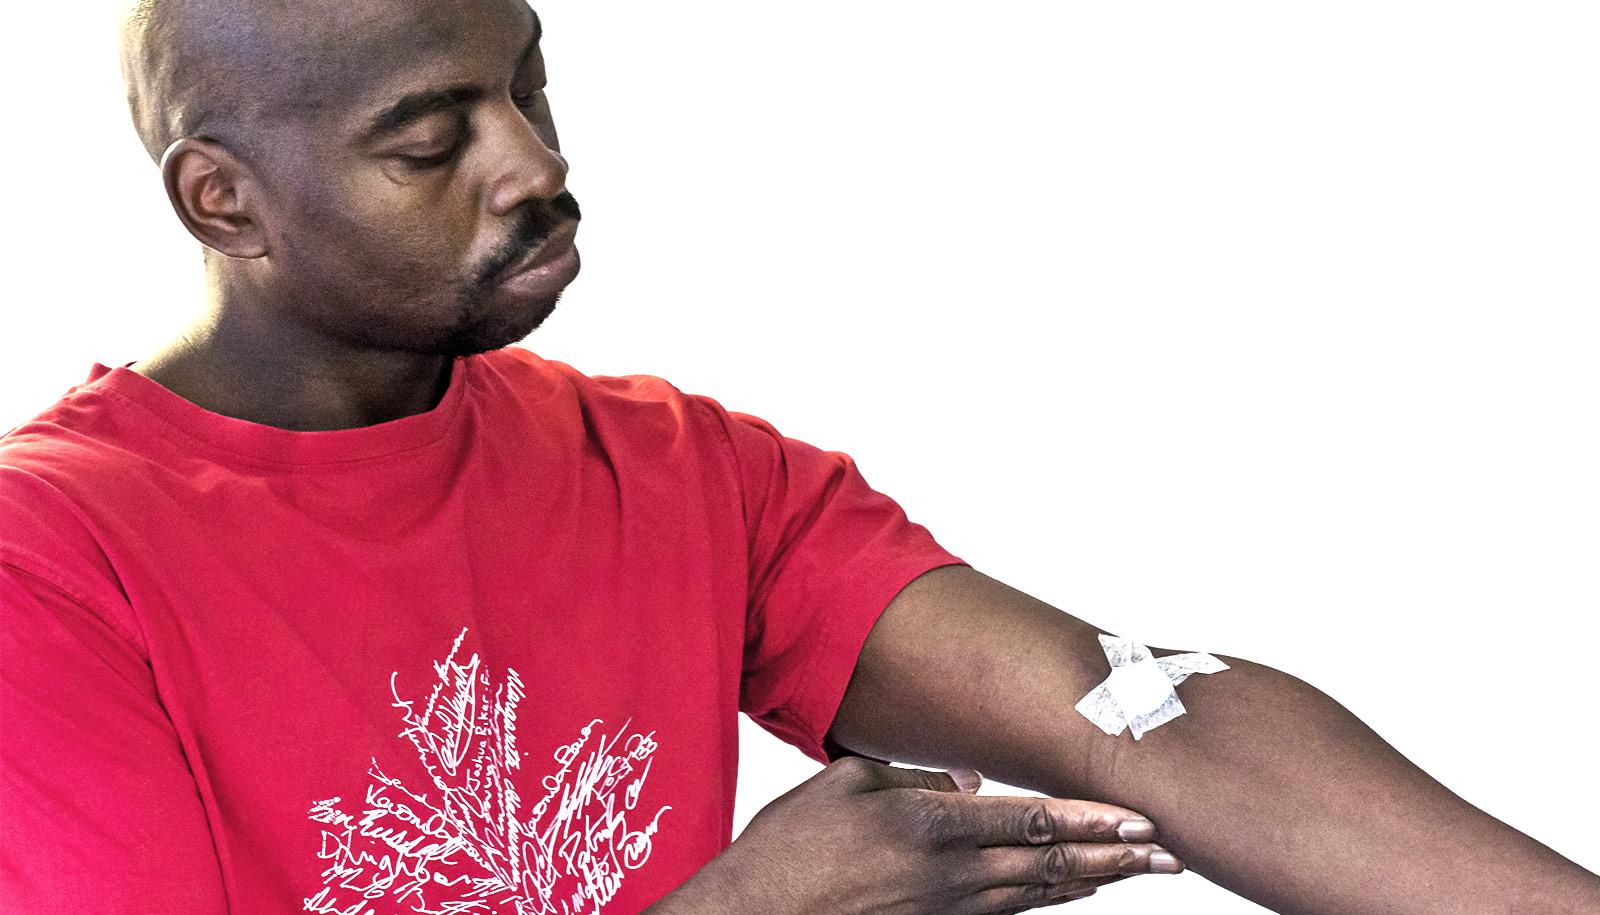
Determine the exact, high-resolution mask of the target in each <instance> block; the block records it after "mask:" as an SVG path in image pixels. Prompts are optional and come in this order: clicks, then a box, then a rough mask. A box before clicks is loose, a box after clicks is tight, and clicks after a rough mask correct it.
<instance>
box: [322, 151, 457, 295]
mask: <svg viewBox="0 0 1600 915" xmlns="http://www.w3.org/2000/svg"><path fill="white" fill-rule="evenodd" d="M372 171H373V172H375V173H376V174H375V175H374V176H371V177H363V178H356V179H351V178H346V179H345V180H343V181H338V182H329V183H328V184H326V185H324V187H326V188H328V189H327V190H326V191H323V192H320V193H309V194H306V195H304V196H303V198H302V200H301V201H300V204H299V206H300V212H299V213H298V214H297V216H296V223H297V230H298V234H299V235H301V236H302V237H301V238H299V239H297V240H296V241H295V242H294V243H293V245H292V246H293V247H294V248H295V249H296V250H298V251H299V253H300V254H301V255H302V256H303V257H305V258H307V259H308V260H309V261H310V262H311V263H314V264H316V265H317V268H316V269H317V272H319V273H322V274H323V275H324V276H325V277H326V278H327V279H328V281H330V282H339V283H343V284H348V285H349V286H351V287H355V288H363V289H384V290H388V291H390V292H391V293H392V294H400V295H405V296H407V297H410V296H427V295H428V294H429V293H430V292H435V291H438V290H441V289H444V288H454V287H455V286H456V285H458V284H459V283H460V282H461V281H462V278H463V277H464V276H465V275H467V273H468V272H469V271H470V270H471V269H472V268H473V266H474V264H473V263H472V261H471V256H472V255H471V251H472V249H471V244H472V242H473V241H474V234H473V233H474V228H475V222H474V220H473V219H472V216H471V214H472V210H471V208H470V207H469V206H467V205H466V202H465V201H462V200H460V199H459V198H460V197H463V196H465V195H464V194H462V193H461V192H460V191H459V190H458V191H456V193H455V194H452V193H451V192H450V187H449V182H448V181H447V180H445V179H443V178H437V179H434V178H430V179H422V180H418V179H412V181H411V183H409V184H405V185H401V184H397V183H396V182H395V181H394V180H392V179H391V178H389V177H388V176H387V175H385V174H384V173H383V171H382V170H380V169H373V170H372Z"/></svg>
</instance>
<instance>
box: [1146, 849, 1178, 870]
mask: <svg viewBox="0 0 1600 915" xmlns="http://www.w3.org/2000/svg"><path fill="white" fill-rule="evenodd" d="M1150 873H1152V874H1181V873H1183V862H1182V861H1179V860H1178V859H1177V857H1176V856H1175V855H1173V854H1172V852H1170V851H1166V850H1162V851H1157V852H1151V853H1150Z"/></svg>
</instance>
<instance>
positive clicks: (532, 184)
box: [489, 105, 567, 216]
mask: <svg viewBox="0 0 1600 915" xmlns="http://www.w3.org/2000/svg"><path fill="white" fill-rule="evenodd" d="M506 109H509V110H506ZM493 117H494V119H495V124H494V128H493V132H494V139H493V143H494V146H493V148H494V149H495V151H496V155H495V157H494V159H493V161H492V164H491V168H493V169H494V171H493V172H492V173H491V178H490V186H489V209H490V210H491V211H492V212H493V213H494V215H496V216H506V215H509V214H511V213H514V212H516V211H517V209H518V208H520V207H524V206H526V205H527V204H528V201H529V200H533V199H537V200H550V199H552V198H554V197H556V196H557V195H559V194H560V193H561V192H562V191H564V190H566V189H567V159H566V157H565V156H563V155H561V151H560V145H559V141H558V140H557V139H556V134H555V128H554V127H550V126H548V125H547V126H544V127H537V126H535V125H534V124H533V123H531V122H529V120H528V119H527V118H526V117H524V116H523V114H522V111H521V109H519V108H517V107H516V106H514V105H507V106H504V108H501V107H498V106H497V107H496V108H495V112H494V114H493Z"/></svg>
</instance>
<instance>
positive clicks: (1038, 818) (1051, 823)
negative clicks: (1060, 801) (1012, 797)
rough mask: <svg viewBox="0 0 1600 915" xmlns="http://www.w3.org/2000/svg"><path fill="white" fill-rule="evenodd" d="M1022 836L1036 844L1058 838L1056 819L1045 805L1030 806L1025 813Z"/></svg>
mask: <svg viewBox="0 0 1600 915" xmlns="http://www.w3.org/2000/svg"><path fill="white" fill-rule="evenodd" d="M1022 835H1023V836H1024V837H1025V838H1026V839H1027V840H1028V841H1029V842H1033V843H1036V844H1042V843H1044V842H1050V841H1053V840H1054V839H1055V837H1056V827H1055V819H1054V818H1053V817H1051V816H1050V808H1049V807H1046V806H1045V805H1044V804H1030V805H1028V808H1027V810H1026V811H1024V812H1023V821H1022Z"/></svg>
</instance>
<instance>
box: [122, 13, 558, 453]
mask: <svg viewBox="0 0 1600 915" xmlns="http://www.w3.org/2000/svg"><path fill="white" fill-rule="evenodd" d="M136 12H138V13H139V14H138V15H135V16H132V17H130V19H129V20H128V23H127V24H126V26H125V27H124V30H123V36H124V38H123V44H124V61H125V65H124V69H125V72H127V73H128V74H129V84H130V94H131V96H132V106H133V112H134V121H135V124H136V125H139V126H140V127H141V135H142V136H143V137H144V139H145V141H146V145H147V148H149V149H150V150H151V152H152V156H153V157H157V158H159V163H160V167H161V173H162V179H163V182H164V183H165V185H166V188H167V194H168V198H169V200H170V201H171V203H172V206H173V209H174V211H175V212H176V213H177V215H178V217H179V218H180V219H181V220H182V221H183V223H184V225H185V226H186V227H187V228H188V229H189V231H190V232H191V234H193V235H194V236H195V238H196V239H197V240H199V241H200V242H201V243H202V244H203V245H204V246H205V249H206V275H207V287H208V290H209V301H208V302H207V308H206V314H205V315H204V316H203V317H202V318H201V319H200V320H198V321H197V322H196V323H195V325H194V326H193V327H192V328H190V329H189V330H188V331H187V332H186V333H185V334H183V335H182V337H181V338H180V339H178V340H175V341H174V342H172V343H171V344H169V345H168V346H166V347H165V348H163V349H162V350H161V351H160V352H157V353H155V354H152V355H151V356H150V357H149V358H147V359H144V360H141V361H140V362H139V363H137V364H136V365H134V366H133V370H134V371H136V372H139V373H141V374H144V375H146V376H148V377H150V378H152V379H153V380H155V381H157V382H159V383H161V384H163V385H165V386H166V387H168V388H170V389H171V390H173V391H174V392H176V393H177V394H179V395H180V396H183V397H185V398H186V399H188V400H191V401H193V402H195V403H197V404H199V405H201V406H203V407H206V408H208V409H211V410H213V411H215V412H218V413H222V414H225V415H229V416H234V417H238V418H241V419H247V420H251V421H254V422H259V423H264V424H267V425H274V426H279V427H282V428H287V429H297V430H319V429H341V428H351V427H355V426H363V425H370V424H373V423H377V422H383V421H385V420H389V419H395V418H398V417H402V416H407V415H411V414H414V413H418V412H422V411H424V410H426V409H428V408H430V407H432V406H433V405H434V404H436V403H437V402H438V399H439V397H440V396H442V393H443V391H444V389H445V387H446V386H447V383H448V378H449V371H450V363H451V360H452V358H453V357H455V356H458V355H468V354H471V353H477V352H485V351H488V350H493V349H498V348H500V347H502V346H505V345H507V344H510V343H514V342H516V341H518V340H520V339H522V338H523V337H525V336H527V334H529V333H530V332H532V331H533V330H534V329H535V328H536V327H538V326H539V325H540V324H541V323H542V322H543V321H544V320H545V318H546V317H548V316H549V314H550V313H551V311H552V310H553V309H554V308H555V305H556V302H557V300H558V299H559V298H560V295H561V292H562V290H563V289H564V288H565V287H566V285H567V284H569V283H570V282H571V281H572V279H573V278H574V277H575V276H576V275H577V272H578V261H577V258H576V250H575V248H573V247H572V246H571V244H570V236H571V234H572V233H573V231H574V230H575V228H576V225H577V222H578V220H579V218H580V215H579V212H578V208H577V203H576V201H575V200H574V199H573V197H572V195H571V194H570V193H569V192H568V191H567V189H566V175H567V163H566V160H565V159H564V158H563V157H562V156H561V154H560V144H559V141H558V138H557V136H556V131H555V126H554V122H553V120H552V118H551V115H550V108H549V105H548V103H547V101H546V100H545V95H544V86H545V84H546V77H545V73H544V60H543V56H542V53H541V52H540V50H539V47H538V37H539V33H540V31H541V28H540V25H539V23H538V21H537V18H536V17H535V16H534V13H533V11H532V10H531V9H529V8H528V7H527V6H526V5H525V4H523V3H520V2H512V0H470V2H433V0H412V2H405V3H393V2H381V3H380V2H376V0H367V2H365V3H353V4H327V3H323V2H316V0H286V2H282V3H272V4H246V3H242V2H231V0H156V2H153V3H149V2H147V3H145V4H142V5H141V7H140V8H139V10H137V11H136ZM308 23H310V24H314V27H312V26H310V25H308ZM208 55H209V57H208ZM212 57H214V58H217V59H221V60H225V61H226V62H227V66H225V67H216V66H214V65H212V66H209V67H208V66H207V64H208V63H211V64H214V61H213V60H211V59H210V58H212ZM283 60H294V61H298V62H299V63H300V65H299V66H295V67H284V66H282V65H281V61H283ZM275 62H278V63H277V64H276V65H275ZM173 74H176V75H173ZM429 92H434V93H441V94H443V95H444V97H445V98H446V101H445V102H440V101H439V100H438V99H434V100H433V101H432V103H431V104H422V105H417V104H413V105H412V106H411V109H412V112H413V113H414V114H416V115H417V116H416V117H413V118H411V119H410V120H406V121H405V122H404V123H400V122H398V121H397V120H396V119H393V118H391V119H390V125H389V126H390V129H388V130H386V131H383V132H379V133H374V132H373V131H372V130H371V127H372V125H373V120H374V118H376V117H377V116H378V115H379V114H380V113H381V112H383V111H384V110H386V109H389V108H390V107H391V106H394V105H395V104H396V103H397V102H399V101H401V100H402V99H404V98H406V97H408V96H413V95H415V94H418V93H429ZM236 111H237V112H243V113H242V114H235V113H234V112H236ZM217 112H223V114H217ZM185 128H188V129H187V130H185ZM546 242H548V244H547V245H546V248H547V249H550V250H551V251H554V250H555V249H557V248H565V249H570V250H571V254H570V257H568V258H567V259H566V260H565V261H563V262H561V264H560V265H559V269H554V270H552V271H550V272H549V275H548V276H543V277H536V278H534V279H528V278H526V277H525V278H524V279H523V280H522V281H521V282H520V283H517V284H508V283H501V282H498V280H499V276H498V274H499V273H500V272H501V271H502V270H504V269H505V268H507V267H509V266H511V265H512V264H513V263H514V262H516V261H518V260H519V259H520V258H522V257H524V256H525V255H528V254H529V253H531V252H535V251H536V250H538V249H539V248H540V246H541V244H545V243H546Z"/></svg>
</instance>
